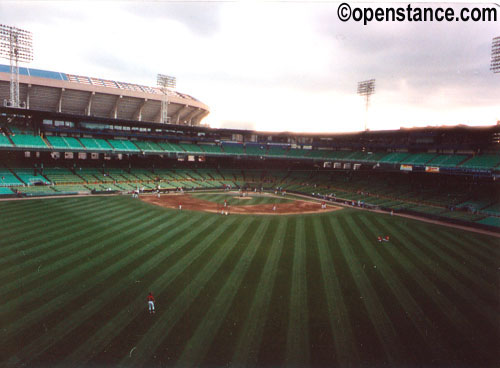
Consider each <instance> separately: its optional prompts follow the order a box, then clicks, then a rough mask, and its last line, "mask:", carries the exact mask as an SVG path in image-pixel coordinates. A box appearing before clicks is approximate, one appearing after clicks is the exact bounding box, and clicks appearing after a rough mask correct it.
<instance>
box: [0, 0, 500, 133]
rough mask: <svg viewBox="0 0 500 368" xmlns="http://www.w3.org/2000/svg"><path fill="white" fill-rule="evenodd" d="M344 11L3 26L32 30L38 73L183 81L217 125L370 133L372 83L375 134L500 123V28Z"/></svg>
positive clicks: (69, 5) (33, 9) (89, 8)
mask: <svg viewBox="0 0 500 368" xmlns="http://www.w3.org/2000/svg"><path fill="white" fill-rule="evenodd" d="M339 4H340V3H339V2H328V1H327V2H310V3H307V2H286V1H285V2H262V1H260V2H255V1H236V2H210V1H204V2H198V1H196V2H158V1H157V2H134V1H124V2H119V1H114V2H98V1H95V2H90V3H89V2H83V1H74V2H73V1H70V2H63V1H55V2H45V1H42V2H28V1H12V2H9V1H2V0H0V23H1V24H6V25H12V26H16V27H19V28H23V29H26V30H29V31H31V32H33V36H34V61H33V62H32V63H31V64H30V65H29V66H30V67H33V68H38V69H46V70H54V71H60V72H66V73H71V74H78V75H86V76H92V77H98V78H104V79H114V80H119V81H124V82H132V83H140V84H145V85H151V86H154V85H155V83H156V74H157V73H162V74H167V75H173V76H175V77H177V89H178V90H179V91H180V92H185V93H188V94H190V95H192V96H194V97H196V98H197V99H199V100H200V101H202V102H204V103H206V104H207V105H208V106H209V107H210V109H211V113H210V115H209V116H208V117H207V118H205V120H204V122H205V123H208V124H209V125H210V126H212V127H230V128H244V129H257V130H265V131H307V132H343V131H359V130H362V129H363V128H364V119H365V118H366V115H365V109H364V100H363V98H362V97H360V96H358V95H357V94H356V88H357V82H358V81H362V80H366V79H371V78H375V79H376V94H375V95H374V96H372V99H371V106H370V109H369V114H368V116H367V118H368V122H369V128H370V129H372V130H380V129H398V128H399V127H413V126H427V125H452V124H469V125H492V124H496V122H497V120H500V74H493V73H492V72H491V71H490V70H489V66H490V52H491V41H492V38H493V37H495V36H500V28H499V22H498V21H497V22H496V24H495V23H494V22H477V23H474V22H468V23H464V22H451V23H446V22H441V23H438V22H434V23H415V22H413V23H412V22H403V23H391V22H384V23H375V22H373V23H370V24H368V25H367V26H363V25H362V24H360V23H356V22H353V21H350V22H346V23H342V22H341V21H340V20H339V19H338V18H337V8H338V6H339ZM406 4H407V3H400V4H397V3H390V4H389V3H383V4H378V3H371V4H370V6H371V7H377V6H381V7H387V6H402V7H404V6H406ZM351 5H352V6H358V7H362V6H367V5H366V4H360V3H352V2H351ZM418 5H419V6H436V5H434V4H422V3H419V4H418ZM443 5H444V6H453V8H455V9H458V10H459V9H460V8H462V7H464V6H467V4H456V3H455V4H440V6H443ZM469 6H470V5H469ZM476 6H477V5H476ZM484 6H488V7H494V6H495V5H494V4H485V5H484ZM497 8H498V13H499V14H500V8H499V7H498V6H497ZM0 63H4V64H8V60H0Z"/></svg>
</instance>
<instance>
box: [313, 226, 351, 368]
mask: <svg viewBox="0 0 500 368" xmlns="http://www.w3.org/2000/svg"><path fill="white" fill-rule="evenodd" d="M312 226H313V229H314V240H315V241H314V242H313V244H314V245H315V246H316V247H317V251H318V258H319V262H320V270H321V276H322V279H323V287H324V293H325V297H326V303H327V306H328V314H327V315H328V318H329V322H330V329H331V331H332V334H333V343H334V347H335V360H336V362H337V364H338V365H339V366H341V367H358V366H359V365H360V358H359V353H358V350H357V348H356V339H355V338H354V334H353V331H352V328H351V325H350V323H349V320H350V316H349V312H348V309H347V307H346V304H345V301H344V298H343V294H342V289H341V287H340V280H339V277H340V276H341V275H340V272H339V270H337V269H336V268H335V265H334V263H333V261H332V254H331V253H330V251H329V249H328V243H329V241H328V240H327V235H326V230H325V227H329V226H330V225H329V223H328V222H327V217H326V216H322V217H317V218H316V217H315V218H314V221H313V225H312ZM309 246H313V245H309Z"/></svg>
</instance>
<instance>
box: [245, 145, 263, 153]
mask: <svg viewBox="0 0 500 368" xmlns="http://www.w3.org/2000/svg"><path fill="white" fill-rule="evenodd" d="M245 150H246V153H247V155H250V156H264V155H265V154H266V149H265V147H264V146H262V145H259V144H249V143H247V144H246V146H245Z"/></svg>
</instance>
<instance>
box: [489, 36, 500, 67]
mask: <svg viewBox="0 0 500 368" xmlns="http://www.w3.org/2000/svg"><path fill="white" fill-rule="evenodd" d="M490 69H491V71H492V72H493V73H500V37H495V38H493V41H492V42H491V66H490Z"/></svg>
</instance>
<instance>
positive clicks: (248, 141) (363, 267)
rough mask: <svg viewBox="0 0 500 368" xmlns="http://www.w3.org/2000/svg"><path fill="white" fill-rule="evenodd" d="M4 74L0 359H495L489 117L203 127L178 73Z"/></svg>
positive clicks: (444, 362) (496, 258)
mask: <svg viewBox="0 0 500 368" xmlns="http://www.w3.org/2000/svg"><path fill="white" fill-rule="evenodd" d="M82 74H83V73H82ZM18 78H19V89H18V93H19V101H21V105H20V106H12V104H10V103H9V101H11V96H12V95H11V91H12V89H11V86H12V75H11V67H9V66H8V65H0V101H2V102H3V103H2V106H1V107H0V179H1V180H0V224H1V226H0V254H1V256H0V263H1V267H0V279H1V283H0V300H1V301H2V302H1V304H0V321H1V324H0V327H1V331H0V364H1V365H2V366H6V367H21V366H23V367H24V366H27V367H56V366H61V367H65V366H71V367H73V366H74V367H76V366H82V367H110V366H134V367H135V366H143V367H160V366H161V367H163V366H176V367H195V366H196V367H222V366H235V367H240V366H259V367H260V366H264V367H276V366H285V365H286V366H293V367H307V366H312V367H333V366H338V367H381V366H385V367H392V366H397V367H471V366H474V367H490V366H498V365H499V364H500V357H499V354H498V348H499V341H500V330H499V314H498V311H499V307H500V305H499V302H500V298H499V290H500V288H499V287H500V283H499V280H500V279H499V267H500V248H499V246H498V245H499V236H500V197H499V185H498V182H497V180H498V179H499V178H500V151H499V147H500V145H499V143H500V125H496V126H495V125H494V126H482V127H470V126H450V127H425V128H411V129H410V128H408V129H407V128H401V129H398V130H379V131H369V130H367V131H361V132H355V133H293V132H282V133H276V132H265V131H255V130H245V129H229V128H219V129H215V128H211V127H208V126H205V125H203V123H202V121H203V119H204V118H205V117H206V116H207V115H208V114H209V112H210V109H209V107H208V106H207V105H205V104H204V103H203V102H201V101H199V100H197V99H196V98H195V97H192V96H190V95H188V94H186V93H181V92H178V91H175V90H174V89H168V91H167V94H165V93H164V90H162V89H160V88H159V87H148V86H143V85H139V84H134V83H128V82H120V81H114V80H108V79H100V78H94V77H87V76H81V75H74V74H68V73H64V72H57V71H48V70H39V69H34V68H19V75H18ZM166 99H168V101H166ZM165 102H166V104H167V105H168V106H167V107H168V109H167V108H165ZM164 113H166V117H167V119H166V121H164V120H163V119H162V118H163V117H164V116H165V115H164ZM150 292H151V293H152V294H151V295H154V298H152V299H147V298H149V297H148V293H150ZM147 300H154V304H153V309H152V310H151V307H150V308H149V309H148V303H147Z"/></svg>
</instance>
